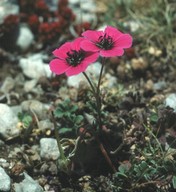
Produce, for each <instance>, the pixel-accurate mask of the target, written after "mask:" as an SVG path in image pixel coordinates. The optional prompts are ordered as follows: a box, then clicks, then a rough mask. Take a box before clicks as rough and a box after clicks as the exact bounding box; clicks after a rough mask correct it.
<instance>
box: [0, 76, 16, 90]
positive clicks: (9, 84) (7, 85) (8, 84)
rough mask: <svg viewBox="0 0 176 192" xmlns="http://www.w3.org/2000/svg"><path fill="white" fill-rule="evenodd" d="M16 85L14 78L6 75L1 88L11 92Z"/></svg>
mask: <svg viewBox="0 0 176 192" xmlns="http://www.w3.org/2000/svg"><path fill="white" fill-rule="evenodd" d="M14 86H15V82H14V79H12V77H6V78H5V80H4V82H3V84H2V86H1V88H0V91H2V92H3V93H9V92H10V91H11V90H12V89H13V88H14Z"/></svg>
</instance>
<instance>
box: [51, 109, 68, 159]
mask: <svg viewBox="0 0 176 192" xmlns="http://www.w3.org/2000/svg"><path fill="white" fill-rule="evenodd" d="M52 119H53V124H54V134H55V137H56V141H57V146H58V149H59V152H60V158H61V159H62V160H63V161H67V158H66V157H65V155H64V151H63V148H62V145H61V143H60V137H59V133H58V130H57V126H56V121H55V119H54V114H53V112H52Z"/></svg>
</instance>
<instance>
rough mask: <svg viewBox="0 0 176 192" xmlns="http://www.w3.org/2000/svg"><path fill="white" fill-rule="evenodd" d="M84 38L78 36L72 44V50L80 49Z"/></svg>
mask: <svg viewBox="0 0 176 192" xmlns="http://www.w3.org/2000/svg"><path fill="white" fill-rule="evenodd" d="M83 40H84V38H83V37H78V38H76V39H75V40H74V41H73V42H72V43H71V45H70V49H71V50H75V51H79V50H80V44H81V42H82V41H83Z"/></svg>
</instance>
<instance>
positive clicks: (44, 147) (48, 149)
mask: <svg viewBox="0 0 176 192" xmlns="http://www.w3.org/2000/svg"><path fill="white" fill-rule="evenodd" d="M40 156H41V157H42V158H43V159H46V160H51V159H52V160H56V159H58V158H59V156H60V153H59V149H58V146H57V141H56V139H53V138H42V139H40Z"/></svg>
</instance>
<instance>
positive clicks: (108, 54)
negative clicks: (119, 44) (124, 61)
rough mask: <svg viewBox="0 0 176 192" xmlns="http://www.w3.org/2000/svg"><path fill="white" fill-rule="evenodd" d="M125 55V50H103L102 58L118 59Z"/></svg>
mask: <svg viewBox="0 0 176 192" xmlns="http://www.w3.org/2000/svg"><path fill="white" fill-rule="evenodd" d="M123 53H124V50H123V49H119V48H116V49H111V50H101V51H100V55H101V56H102V57H116V56H122V55H123Z"/></svg>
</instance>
